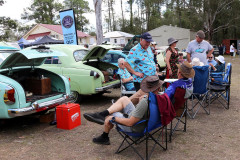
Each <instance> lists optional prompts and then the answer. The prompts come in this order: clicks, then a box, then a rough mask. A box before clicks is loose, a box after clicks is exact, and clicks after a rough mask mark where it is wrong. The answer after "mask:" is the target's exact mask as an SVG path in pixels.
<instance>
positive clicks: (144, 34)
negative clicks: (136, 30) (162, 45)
mask: <svg viewBox="0 0 240 160" xmlns="http://www.w3.org/2000/svg"><path fill="white" fill-rule="evenodd" d="M140 38H142V39H145V40H146V41H148V42H153V40H152V36H151V34H149V33H148V32H145V33H143V34H142V35H141V36H140Z"/></svg>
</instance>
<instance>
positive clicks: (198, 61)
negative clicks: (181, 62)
mask: <svg viewBox="0 0 240 160" xmlns="http://www.w3.org/2000/svg"><path fill="white" fill-rule="evenodd" d="M191 64H192V66H204V63H202V62H200V60H199V58H196V57H195V58H193V59H192V63H191Z"/></svg>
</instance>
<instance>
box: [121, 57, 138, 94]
mask: <svg viewBox="0 0 240 160" xmlns="http://www.w3.org/2000/svg"><path fill="white" fill-rule="evenodd" d="M118 66H119V69H118V72H117V74H118V75H120V77H121V79H122V82H123V83H126V82H130V83H126V84H124V86H125V88H126V90H127V91H135V90H136V89H135V87H134V84H133V77H132V76H131V74H130V73H129V72H128V70H127V69H126V67H125V66H124V59H123V58H119V59H118Z"/></svg>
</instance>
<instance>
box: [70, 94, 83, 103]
mask: <svg viewBox="0 0 240 160" xmlns="http://www.w3.org/2000/svg"><path fill="white" fill-rule="evenodd" d="M72 96H73V103H80V102H81V100H82V95H80V94H79V93H78V92H77V91H72Z"/></svg>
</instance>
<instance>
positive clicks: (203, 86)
mask: <svg viewBox="0 0 240 160" xmlns="http://www.w3.org/2000/svg"><path fill="white" fill-rule="evenodd" d="M193 69H194V70H195V76H194V80H193V93H198V94H204V93H205V92H206V91H207V84H208V82H209V79H208V78H209V66H208V65H206V66H194V67H193Z"/></svg>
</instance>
